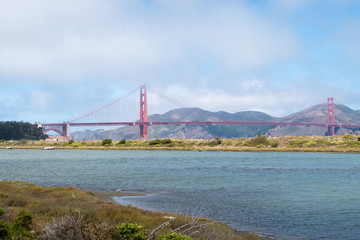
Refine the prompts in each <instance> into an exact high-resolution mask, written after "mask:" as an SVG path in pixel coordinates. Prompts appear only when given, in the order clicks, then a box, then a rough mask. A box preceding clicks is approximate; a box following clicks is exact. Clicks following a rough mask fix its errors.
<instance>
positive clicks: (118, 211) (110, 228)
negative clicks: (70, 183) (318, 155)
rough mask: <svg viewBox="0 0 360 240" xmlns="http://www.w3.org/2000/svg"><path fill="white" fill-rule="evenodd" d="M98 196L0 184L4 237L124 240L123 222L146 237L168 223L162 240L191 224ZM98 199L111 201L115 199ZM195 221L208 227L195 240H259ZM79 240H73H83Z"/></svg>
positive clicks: (206, 221) (162, 230)
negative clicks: (54, 235) (50, 235)
mask: <svg viewBox="0 0 360 240" xmlns="http://www.w3.org/2000/svg"><path fill="white" fill-rule="evenodd" d="M98 194H100V193H98ZM113 194H114V195H115V193H113ZM96 195H97V194H94V193H93V192H89V191H83V190H80V189H76V188H74V187H66V188H64V187H39V186H37V185H35V184H32V183H26V182H13V181H0V235H1V234H2V233H4V231H6V229H7V230H8V231H9V232H10V233H9V234H13V235H12V237H14V236H15V238H10V237H9V238H8V239H50V238H46V237H45V236H46V233H47V232H49V231H50V232H51V231H52V232H54V231H55V232H56V231H57V232H58V233H59V234H65V232H66V231H70V230H71V231H73V232H78V234H80V235H81V236H83V239H123V238H121V237H120V236H119V224H121V223H131V224H136V226H140V225H141V226H143V229H142V231H143V232H144V233H145V234H146V235H147V236H148V235H149V234H150V233H151V232H152V231H153V230H154V229H156V228H157V227H158V226H161V225H162V224H163V223H165V222H167V221H169V222H168V223H167V224H165V225H164V226H162V227H161V228H160V229H159V230H158V231H156V233H155V235H154V238H152V239H159V236H160V234H167V233H169V232H170V231H172V230H174V229H176V228H178V227H179V226H186V225H187V224H188V223H189V222H191V219H190V218H189V217H185V216H178V215H177V214H173V213H162V212H152V211H145V210H142V209H139V208H137V207H133V206H123V205H119V204H116V203H113V202H111V201H104V200H102V199H100V198H98V197H96ZM100 195H101V196H102V198H104V197H105V198H107V197H109V196H111V195H112V194H111V193H110V194H109V193H104V194H100ZM173 217H175V218H173ZM30 218H31V219H30ZM169 219H170V220H169ZM194 219H196V223H195V225H197V226H200V225H202V226H207V225H208V226H207V227H206V228H203V229H201V227H199V229H200V230H199V232H198V233H194V234H193V235H192V236H191V237H192V238H193V239H239V240H240V239H244V240H246V239H248V240H250V239H254V240H255V239H260V238H259V237H258V236H257V235H256V234H251V233H245V232H239V231H236V230H233V229H231V228H230V227H228V226H227V225H225V224H223V223H219V222H213V221H212V220H209V219H205V218H201V216H200V217H197V218H194ZM204 224H205V225H204ZM19 226H20V227H19ZM22 227H24V228H22ZM26 227H28V228H26ZM187 227H189V226H187ZM4 229H5V230H4ZM26 229H27V230H26ZM69 229H70V230H69ZM194 230H196V228H194ZM190 231H191V230H189V232H190ZM186 233H188V232H186ZM16 234H18V235H16ZM74 236H75V235H74ZM78 237H79V235H77V237H76V236H75V237H74V238H69V239H80V238H78ZM0 239H6V238H2V237H0ZM59 239H61V238H59ZM139 239H140V238H139ZM164 239H175V238H164ZM176 239H179V240H180V239H182V238H176ZM184 239H185V238H184Z"/></svg>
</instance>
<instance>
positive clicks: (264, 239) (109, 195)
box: [84, 190, 275, 240]
mask: <svg viewBox="0 0 360 240" xmlns="http://www.w3.org/2000/svg"><path fill="white" fill-rule="evenodd" d="M84 191H87V190H84ZM90 192H92V193H94V196H95V197H97V198H99V199H101V200H103V201H107V202H112V203H115V204H119V205H122V206H133V207H136V208H139V209H142V210H144V211H150V212H161V213H164V214H167V215H172V214H178V213H175V212H164V211H155V210H151V209H144V208H141V207H139V206H136V205H131V204H122V203H121V202H118V201H116V200H114V199H113V197H118V198H119V199H122V198H123V197H125V198H132V197H147V196H150V195H151V194H147V193H138V192H122V191H119V192H118V191H90ZM181 215H182V214H181ZM210 220H212V221H216V220H213V219H210ZM216 222H218V221H216ZM220 223H222V224H226V225H227V226H229V225H228V224H227V223H226V222H220ZM229 227H230V226H229ZM230 228H231V229H233V231H236V232H237V233H239V234H240V235H244V236H246V235H249V234H250V235H253V234H254V235H256V236H257V238H255V239H254V240H256V239H258V240H274V239H275V238H272V237H271V236H268V235H265V234H261V233H258V232H256V233H255V232H250V231H243V230H241V229H238V228H232V227H230ZM251 240H252V238H251Z"/></svg>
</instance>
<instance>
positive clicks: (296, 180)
mask: <svg viewBox="0 0 360 240" xmlns="http://www.w3.org/2000/svg"><path fill="white" fill-rule="evenodd" d="M0 179H3V180H19V181H29V182H34V183H36V184H39V185H44V186H45V185H46V186H70V185H71V186H75V187H78V188H82V189H89V190H116V189H121V190H124V191H137V192H145V193H149V195H148V196H147V197H133V198H124V199H117V201H119V202H120V203H124V204H133V205H137V206H140V207H142V208H146V209H150V210H161V211H182V212H186V210H188V209H190V210H191V209H193V210H194V211H197V210H198V209H200V208H202V209H206V210H209V212H208V217H211V218H213V219H217V220H221V221H224V222H226V223H228V224H229V225H230V226H232V227H234V228H239V229H241V230H249V231H255V232H259V233H261V234H264V235H268V236H273V237H275V238H278V239H304V238H311V239H360V155H356V154H321V153H231V152H173V151H87V150H82V151H74V150H61V151H60V150H59V151H57V150H55V151H42V150H0Z"/></svg>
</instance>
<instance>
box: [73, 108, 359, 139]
mask: <svg viewBox="0 0 360 240" xmlns="http://www.w3.org/2000/svg"><path fill="white" fill-rule="evenodd" d="M334 116H335V123H340V124H353V125H355V124H357V125H360V111H355V110H352V109H351V108H349V107H347V106H345V105H335V106H334ZM148 121H149V122H160V121H161V122H162V121H169V122H171V121H172V122H173V121H184V122H186V121H275V122H299V123H300V122H303V123H304V122H306V123H327V104H318V105H315V106H312V107H310V108H307V109H304V110H302V111H300V112H297V113H294V114H291V115H289V116H286V117H283V118H276V117H273V116H270V115H268V114H266V113H263V112H259V111H243V112H237V113H228V112H225V111H218V112H210V111H206V110H203V109H200V108H178V109H174V110H171V111H169V112H166V113H164V114H154V115H151V116H148ZM258 133H261V134H264V135H267V136H271V137H277V136H287V135H292V136H300V135H320V136H324V135H326V133H327V129H326V128H320V127H301V126H266V125H265V126H262V125H186V126H185V125H179V126H175V125H158V126H149V128H148V134H149V138H150V139H155V138H195V139H196V138H198V139H199V138H202V139H209V138H214V137H220V138H239V137H253V136H256V135H257V134H258ZM347 133H352V134H356V133H358V130H351V129H343V128H340V129H337V134H347ZM71 135H72V136H73V138H74V139H75V140H101V139H105V138H111V139H138V138H139V127H137V126H135V127H134V126H126V127H120V128H117V129H114V130H102V129H99V130H96V131H91V130H87V131H84V132H74V133H72V134H71Z"/></svg>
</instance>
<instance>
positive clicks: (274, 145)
mask: <svg viewBox="0 0 360 240" xmlns="http://www.w3.org/2000/svg"><path fill="white" fill-rule="evenodd" d="M278 146H279V143H278V142H272V143H271V147H273V148H276V147H278Z"/></svg>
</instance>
